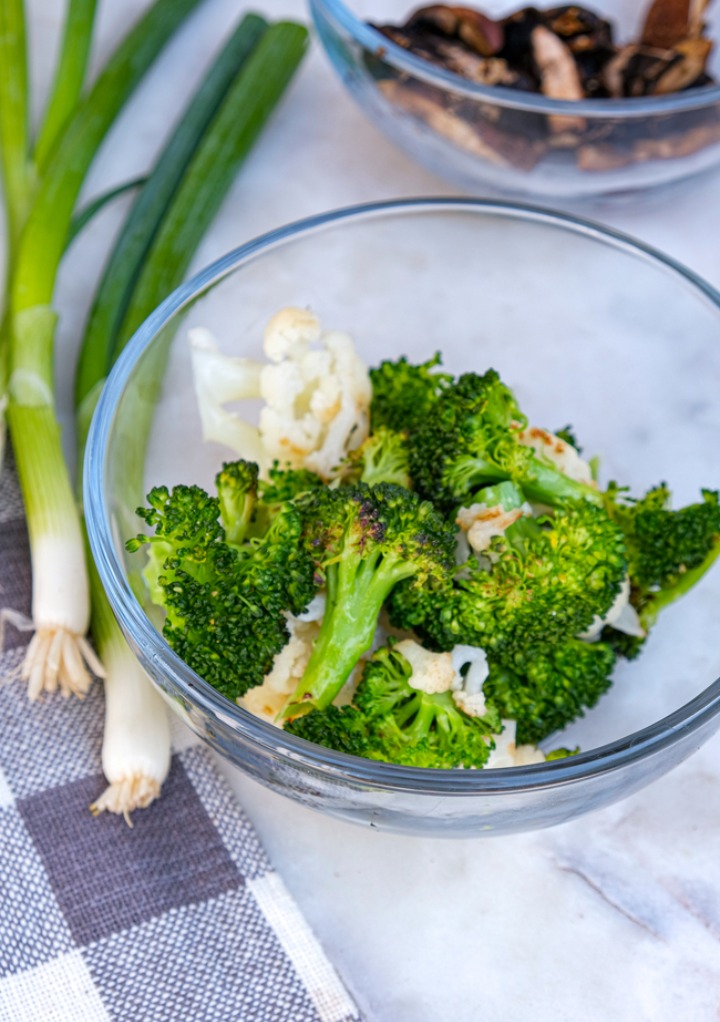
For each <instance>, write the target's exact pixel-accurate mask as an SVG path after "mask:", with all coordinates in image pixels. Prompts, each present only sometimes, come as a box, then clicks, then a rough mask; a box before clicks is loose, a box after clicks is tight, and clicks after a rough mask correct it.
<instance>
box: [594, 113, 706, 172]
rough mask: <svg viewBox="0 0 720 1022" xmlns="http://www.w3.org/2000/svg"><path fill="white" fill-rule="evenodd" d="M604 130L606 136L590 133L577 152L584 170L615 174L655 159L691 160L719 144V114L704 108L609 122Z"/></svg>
mask: <svg viewBox="0 0 720 1022" xmlns="http://www.w3.org/2000/svg"><path fill="white" fill-rule="evenodd" d="M604 128H605V130H604V132H603V131H602V130H600V131H598V132H597V133H594V134H593V132H588V135H587V136H586V139H583V144H582V145H581V146H580V147H579V148H578V153H577V163H578V167H579V168H580V169H581V170H587V171H601V170H612V169H614V168H618V167H626V166H629V165H631V164H633V163H645V162H647V161H649V160H653V159H654V160H663V159H677V158H680V157H682V156H690V155H692V154H693V153H695V152H699V151H700V150H701V149H704V148H706V147H707V146H710V145H715V144H717V143H718V142H720V110H718V109H717V108H716V107H710V108H708V107H703V108H699V109H697V110H684V111H682V112H681V113H674V114H668V115H667V116H666V117H654V118H652V120H649V121H648V120H645V119H640V120H637V121H635V120H620V121H615V123H614V124H608V123H607V122H606V123H605V125H604Z"/></svg>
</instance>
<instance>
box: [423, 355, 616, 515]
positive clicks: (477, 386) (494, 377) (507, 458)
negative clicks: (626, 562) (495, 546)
mask: <svg viewBox="0 0 720 1022" xmlns="http://www.w3.org/2000/svg"><path fill="white" fill-rule="evenodd" d="M526 425H527V419H526V418H525V416H524V415H523V414H522V412H521V410H520V408H519V407H518V404H517V401H516V400H515V397H514V395H513V393H512V391H511V390H510V389H509V388H508V387H507V386H505V384H504V383H503V382H502V381H501V380H500V377H499V376H498V374H497V373H496V372H495V371H494V370H492V369H491V370H489V371H488V372H487V373H485V374H484V375H483V376H479V375H478V374H477V373H466V374H465V375H464V376H461V377H460V378H459V380H458V381H457V383H455V384H453V385H452V386H449V387H447V388H446V389H445V390H444V391H443V392H442V394H441V395H440V396H439V398H438V400H437V403H436V405H435V407H434V409H433V414H432V415H431V416H427V417H426V418H425V419H424V420H423V422H422V423H421V424H420V425H419V427H418V429H417V432H416V433H415V434H414V435H413V437H412V444H411V446H410V475H411V477H412V479H413V482H414V485H415V487H416V489H417V490H418V492H419V493H420V494H421V495H422V496H424V497H426V498H427V499H429V500H432V501H434V502H435V503H436V504H437V505H438V506H439V507H441V508H442V509H444V510H445V511H447V512H449V511H451V510H452V509H453V508H454V507H457V506H458V505H459V504H462V503H464V504H467V503H469V499H470V497H471V496H472V494H473V493H474V492H475V491H476V490H478V489H479V488H481V487H483V486H487V485H489V484H492V483H497V482H500V481H502V480H511V481H512V482H514V483H516V484H517V485H518V486H519V487H520V488H521V489H522V490H523V491H524V493H525V494H526V496H527V498H528V500H531V501H536V502H538V503H542V504H547V505H548V506H550V507H557V506H561V505H564V504H567V503H570V502H577V501H581V500H589V501H591V502H593V503H596V504H600V503H602V498H601V496H600V495H599V494H598V493H597V491H596V490H595V489H594V488H593V487H592V486H589V485H587V484H585V483H579V482H576V481H575V480H573V479H570V478H568V476H566V475H564V474H563V473H562V472H561V471H560V470H559V469H558V468H556V466H555V465H553V464H552V462H550V461H549V460H548V459H547V458H544V457H542V456H541V455H538V454H536V453H535V452H534V451H533V450H532V448H530V447H528V446H525V445H523V444H521V443H520V442H519V441H518V432H519V431H520V430H522V429H523V428H524V427H525V426H526Z"/></svg>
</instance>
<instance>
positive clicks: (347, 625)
mask: <svg viewBox="0 0 720 1022" xmlns="http://www.w3.org/2000/svg"><path fill="white" fill-rule="evenodd" d="M415 570H416V569H415V567H414V565H412V564H410V563H408V562H407V561H402V560H400V559H399V558H398V559H396V558H390V557H387V556H385V557H384V558H383V557H382V555H381V554H380V553H379V552H378V553H373V554H371V555H368V556H365V557H363V558H362V560H359V561H358V556H357V553H356V552H355V553H354V554H351V555H349V556H348V555H347V554H346V555H345V557H344V558H343V559H342V560H339V561H338V562H336V563H335V564H332V565H329V566H328V567H327V569H326V592H327V602H326V605H325V614H324V615H323V620H322V625H321V626H320V631H319V633H318V636H317V638H316V640H315V643H314V645H313V650H312V653H311V654H310V659H309V660H308V665H307V667H306V669H305V673H304V674H303V677H302V680H301V681H300V684H299V685H298V687H297V688H296V690H295V693H294V695H293V696H292V699H291V700H290V702H289V704H288V706H287V707H286V708H285V710H284V712H283V714H282V717H283V719H284V720H287V719H291V718H293V717H298V716H301V715H303V714H305V713H309V711H310V710H313V709H321V710H322V709H325V708H326V707H327V706H329V705H330V703H332V701H333V700H334V699H335V697H336V696H337V694H338V693H339V692H340V689H341V688H342V687H343V685H344V684H345V682H346V681H347V680H348V678H349V677H350V674H351V672H352V670H353V668H354V667H355V665H356V664H357V662H358V660H359V659H360V657H361V656H362V655H363V653H366V652H367V651H368V650H369V649H370V647H371V645H372V642H373V638H374V637H375V629H376V627H377V619H378V615H379V614H380V610H381V608H382V605H383V603H384V602H385V600H386V599H387V598H388V596H389V595H390V591H391V590H392V588H393V587H394V586H395V585H396V584H397V583H398V582H400V581H401V580H402V579H404V578H408V577H410V576H411V575H413V574H415Z"/></svg>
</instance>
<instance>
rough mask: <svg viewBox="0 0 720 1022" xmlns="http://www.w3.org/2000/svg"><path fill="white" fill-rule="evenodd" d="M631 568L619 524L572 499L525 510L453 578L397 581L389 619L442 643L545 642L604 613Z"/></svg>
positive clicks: (500, 645)
mask: <svg viewBox="0 0 720 1022" xmlns="http://www.w3.org/2000/svg"><path fill="white" fill-rule="evenodd" d="M626 570H627V558H626V553H625V544H624V539H623V534H622V531H621V530H620V529H619V528H618V526H617V525H616V524H615V523H614V522H613V521H612V520H611V519H610V518H609V516H608V515H607V514H606V513H605V512H604V511H603V509H602V508H600V507H597V506H596V505H595V504H589V503H580V504H574V505H570V506H568V507H567V508H565V509H564V510H561V511H558V512H557V513H556V514H555V515H553V516H552V517H550V516H548V517H545V518H542V519H531V518H528V517H521V518H520V519H518V521H517V522H516V523H514V524H512V525H510V526H509V528H507V529H506V531H505V533H504V535H503V536H501V537H496V538H494V539H493V540H492V541H491V544H490V547H489V549H488V551H487V556H486V557H483V558H482V559H481V560H479V559H477V558H474V557H473V558H472V559H471V560H470V561H469V562H468V564H465V565H462V566H461V568H460V569H459V570H458V571H457V572H456V574H455V578H454V581H453V583H452V584H449V585H445V586H444V587H441V586H438V585H436V586H435V587H429V588H428V589H426V590H425V591H423V592H420V593H415V592H413V591H412V590H411V589H409V588H405V587H400V588H399V589H398V590H396V592H395V593H393V596H392V597H391V601H390V619H391V621H392V623H393V624H394V625H396V626H397V627H399V628H411V629H414V630H416V631H418V632H419V633H420V634H421V635H422V636H423V637H424V638H427V640H429V642H430V643H431V644H432V645H434V646H435V647H436V648H438V649H451V648H452V647H453V646H454V645H456V644H458V643H467V644H468V645H472V646H481V647H482V648H483V649H485V650H486V651H487V652H500V651H506V652H507V651H512V652H514V651H518V650H522V649H524V648H525V647H527V646H532V647H537V646H545V645H548V644H550V643H554V642H558V641H563V640H564V639H566V638H569V637H571V636H574V635H576V634H578V633H579V632H582V631H583V630H585V629H586V628H588V627H589V626H590V624H591V623H592V622H593V620H594V618H595V617H596V616H599V617H602V616H603V615H604V614H605V613H606V612H607V611H608V610H609V608H610V607H611V606H612V603H613V601H614V599H615V597H616V596H617V594H618V593H619V592H620V589H621V587H622V584H623V581H624V579H625V575H626Z"/></svg>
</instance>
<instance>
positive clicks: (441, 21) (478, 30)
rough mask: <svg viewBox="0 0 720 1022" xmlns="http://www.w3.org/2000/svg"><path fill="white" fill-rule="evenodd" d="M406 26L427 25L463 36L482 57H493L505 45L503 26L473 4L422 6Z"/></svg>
mask: <svg viewBox="0 0 720 1022" xmlns="http://www.w3.org/2000/svg"><path fill="white" fill-rule="evenodd" d="M404 27H405V28H406V29H415V28H426V29H430V30H431V31H434V32H439V33H441V34H442V35H445V36H448V37H449V38H457V39H461V40H462V41H463V43H465V45H466V46H467V47H468V48H469V49H470V50H472V51H473V52H474V53H477V54H479V55H480V56H481V57H493V56H495V55H496V54H498V53H499V52H500V50H501V49H502V47H503V30H502V26H501V25H500V24H499V23H498V22H497V21H494V20H493V19H492V18H489V17H488V16H487V15H486V14H483V12H482V11H479V10H477V9H476V8H474V7H449V6H447V5H445V4H432V5H431V6H429V7H420V8H419V9H418V10H416V11H414V12H413V13H412V14H411V15H410V17H409V18H408V19H407V21H406V22H405V25H404Z"/></svg>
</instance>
